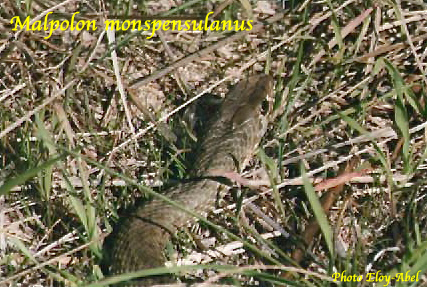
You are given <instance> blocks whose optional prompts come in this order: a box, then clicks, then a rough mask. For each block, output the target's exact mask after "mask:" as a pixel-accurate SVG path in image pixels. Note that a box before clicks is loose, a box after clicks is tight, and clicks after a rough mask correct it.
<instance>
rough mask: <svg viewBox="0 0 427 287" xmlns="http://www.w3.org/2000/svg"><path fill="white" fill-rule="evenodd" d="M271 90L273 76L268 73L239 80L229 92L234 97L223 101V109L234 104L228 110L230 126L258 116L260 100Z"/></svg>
mask: <svg viewBox="0 0 427 287" xmlns="http://www.w3.org/2000/svg"><path fill="white" fill-rule="evenodd" d="M272 92H273V77H271V76H269V75H256V76H252V77H249V78H248V79H246V80H242V81H240V83H239V84H237V85H236V87H235V88H234V89H233V91H232V92H231V93H232V94H235V97H228V99H229V100H228V99H226V100H225V102H224V106H225V109H226V108H227V106H234V111H230V112H231V113H230V114H232V118H231V123H232V126H233V127H237V126H239V125H241V124H243V123H244V122H246V121H248V120H249V119H253V118H257V117H258V116H260V115H261V106H262V102H263V101H264V100H265V99H267V97H268V96H271V94H272ZM227 101H230V103H227ZM231 101H233V103H231ZM229 104H234V105H229Z"/></svg>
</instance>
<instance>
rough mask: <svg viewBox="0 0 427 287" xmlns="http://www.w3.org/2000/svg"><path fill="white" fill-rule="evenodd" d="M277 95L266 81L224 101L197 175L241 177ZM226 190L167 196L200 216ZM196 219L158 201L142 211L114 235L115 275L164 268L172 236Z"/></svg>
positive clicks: (205, 187)
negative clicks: (268, 102) (264, 110)
mask: <svg viewBox="0 0 427 287" xmlns="http://www.w3.org/2000/svg"><path fill="white" fill-rule="evenodd" d="M272 91H273V79H272V77H270V76H267V75H257V76H252V77H250V78H248V79H244V80H242V81H240V82H239V83H238V84H237V85H236V86H235V87H234V88H233V90H232V91H231V92H230V93H229V94H228V95H227V96H226V97H225V99H224V101H223V103H222V105H221V107H220V109H219V113H218V117H217V119H216V120H214V122H213V123H212V125H211V127H210V128H209V130H208V132H207V135H206V136H205V138H204V140H203V142H202V144H201V148H200V151H199V154H198V157H197V160H196V163H195V165H194V172H193V175H194V176H196V177H208V176H209V175H210V173H209V171H210V170H216V171H218V170H223V171H224V172H229V171H234V172H240V171H241V169H242V168H243V167H244V166H245V164H246V163H247V161H248V160H249V159H250V157H251V156H252V154H253V152H254V150H255V148H256V147H257V146H258V143H259V141H260V139H261V137H262V136H263V135H264V133H265V128H266V120H265V118H264V116H263V115H262V114H261V103H262V102H263V100H264V99H266V97H267V95H271V94H272ZM226 189H227V186H225V185H223V184H221V183H219V182H218V181H216V180H213V179H201V180H199V181H192V182H188V183H183V184H180V185H178V186H176V187H174V188H172V189H171V190H170V191H169V192H166V193H165V194H166V195H167V196H168V197H169V198H170V199H172V200H173V201H175V202H177V203H179V204H181V205H182V206H184V207H185V208H186V209H188V210H192V211H195V212H196V213H198V214H203V213H206V212H208V211H209V210H211V209H212V208H213V207H214V204H215V201H216V199H217V195H218V192H220V191H224V190H226ZM192 219H193V217H192V216H191V214H189V213H187V212H185V211H182V210H180V209H178V208H176V207H174V206H171V205H169V204H168V203H166V202H163V201H161V200H159V199H155V200H153V201H151V202H149V203H148V204H145V205H142V206H139V207H137V208H136V210H135V212H134V213H133V214H132V215H131V216H130V217H129V218H126V219H125V220H124V222H123V224H121V225H120V227H119V228H118V230H117V232H115V233H114V234H113V235H112V238H111V241H112V244H111V249H110V250H107V251H106V252H107V253H109V255H110V256H109V262H108V264H109V265H110V268H109V272H110V273H111V274H122V273H127V272H133V271H138V270H143V269H147V268H154V267H163V266H164V263H165V258H164V255H163V250H164V248H165V245H166V243H167V242H168V240H169V239H170V235H171V234H174V233H176V231H177V229H178V228H180V227H182V226H184V225H185V224H187V223H188V222H189V221H191V220H192ZM170 280H171V278H170V277H166V276H162V277H148V278H144V279H140V280H138V281H132V282H128V283H124V284H122V285H120V286H151V285H153V284H159V283H167V282H170Z"/></svg>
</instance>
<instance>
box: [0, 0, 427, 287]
mask: <svg viewBox="0 0 427 287" xmlns="http://www.w3.org/2000/svg"><path fill="white" fill-rule="evenodd" d="M49 9H51V10H52V11H53V12H54V13H53V17H56V18H57V19H69V18H70V16H71V15H72V14H73V13H74V12H76V11H79V12H80V14H79V15H80V16H81V17H84V18H87V19H97V20H98V22H99V23H102V20H103V19H106V17H114V16H122V17H124V18H132V17H136V18H137V17H140V16H142V15H145V16H146V15H151V16H165V17H187V16H189V15H192V16H194V15H196V16H201V17H204V16H205V15H206V13H207V11H214V14H213V15H212V16H211V19H215V20H232V21H234V20H247V19H253V20H254V23H255V24H257V25H258V26H257V27H258V28H257V29H258V30H256V29H254V31H251V32H247V31H245V32H243V33H242V32H235V33H233V32H231V33H230V32H229V31H224V32H222V31H221V32H217V31H213V32H212V31H210V32H209V31H204V32H200V31H187V32H180V31H171V30H169V31H159V32H158V33H157V34H156V36H155V37H152V38H151V39H147V37H148V36H149V34H147V33H149V32H130V31H126V32H121V31H116V32H115V33H106V32H105V31H104V30H103V29H98V30H96V31H80V32H78V31H70V30H67V31H59V30H58V31H55V32H54V33H53V35H52V37H50V38H49V39H44V37H45V36H46V35H47V32H44V31H36V32H29V31H12V28H13V26H12V25H10V19H11V18H12V17H14V16H16V15H19V16H20V17H22V18H23V19H24V18H25V17H26V16H31V17H32V18H34V17H37V16H39V17H43V15H45V14H46V13H47V12H48V11H50V10H49ZM426 22H427V4H426V3H424V2H423V1H421V0H398V1H393V0H389V1H388V0H386V1H361V0H347V1H328V0H325V1H311V0H306V1H299V2H298V1H283V2H280V1H249V0H240V1H237V0H234V1H233V0H224V1H214V0H212V1H202V0H192V1H180V0H160V1H132V0H129V1H119V0H116V1H115V0H100V1H91V0H89V1H77V0H66V1H62V2H60V1H56V0H47V1H46V0H43V1H40V0H33V1H31V0H25V1H12V0H4V1H2V2H1V3H0V286H106V285H107V284H108V282H109V281H108V280H110V279H108V278H107V279H105V278H104V275H103V273H102V271H101V268H100V265H101V262H102V257H103V254H104V251H103V249H102V242H103V240H104V238H105V237H106V236H107V235H108V234H109V233H110V232H111V230H112V227H113V226H114V224H115V222H116V221H117V219H118V218H119V216H120V215H122V214H126V211H127V210H129V208H131V207H132V206H133V205H134V204H135V202H136V201H139V200H140V199H145V198H147V197H150V196H149V195H147V194H145V193H144V192H143V190H144V188H141V187H149V188H152V189H154V190H156V191H159V190H163V189H164V187H165V186H167V185H170V184H174V183H176V182H178V181H180V180H182V179H185V177H186V174H187V170H188V169H189V167H190V166H191V161H192V156H191V150H193V149H194V147H195V146H197V138H198V137H200V135H201V134H203V133H204V132H208V131H206V130H205V129H204V126H203V124H201V123H203V122H204V121H206V120H207V118H209V114H210V113H212V110H209V109H212V106H213V104H214V102H216V98H215V97H214V96H212V95H209V94H210V93H212V94H216V95H224V94H225V93H226V92H227V91H228V88H229V86H230V85H231V84H232V83H234V82H236V80H237V79H238V78H244V77H246V76H248V75H250V74H255V73H262V72H267V73H270V74H272V75H273V76H274V79H275V97H274V99H272V100H271V103H273V105H274V115H275V120H274V121H272V122H271V123H270V125H269V130H268V134H267V135H266V136H265V138H264V139H263V141H262V144H261V147H260V149H259V150H258V152H257V155H256V156H255V157H254V160H253V161H252V162H251V165H250V166H249V167H248V168H247V169H246V170H245V172H244V174H243V176H245V177H247V178H249V179H251V180H254V181H255V182H258V183H259V184H258V187H257V188H254V187H252V188H247V187H238V186H237V185H236V187H235V188H234V189H233V191H232V192H231V193H230V194H229V195H227V196H226V198H224V199H223V200H221V201H219V202H218V206H216V209H215V210H214V211H213V212H212V213H211V214H209V215H208V219H209V220H210V221H211V222H213V223H215V224H218V225H220V226H222V227H223V228H226V230H227V231H229V232H231V233H233V234H234V235H237V236H238V237H239V238H241V240H240V241H235V240H234V239H231V238H230V236H229V234H228V233H224V232H222V231H221V229H217V228H212V227H209V226H206V225H205V224H202V223H199V224H197V223H193V224H191V225H189V226H188V228H186V229H185V230H183V231H182V232H180V234H178V235H177V237H176V240H175V241H174V244H173V246H171V248H169V249H168V250H167V251H166V252H167V253H168V254H169V256H170V257H171V258H173V260H171V261H172V263H171V264H175V263H174V262H176V261H177V259H179V260H181V261H183V262H187V263H188V262H189V261H190V262H192V264H193V265H194V264H195V265H198V264H211V265H210V267H209V268H198V270H197V271H194V270H196V269H197V268H194V267H192V268H190V267H183V268H181V271H185V270H186V269H188V270H187V271H189V272H188V273H186V272H181V273H179V274H178V275H179V279H180V280H181V281H183V282H200V281H204V280H208V279H209V280H212V281H216V282H217V283H221V284H228V285H235V286H279V285H292V286H330V284H331V283H330V281H332V280H333V278H332V275H333V274H334V273H340V274H341V272H344V271H345V272H346V273H345V274H346V275H353V274H356V275H363V276H364V278H366V275H367V274H368V273H372V272H377V271H380V272H381V274H382V275H391V276H394V275H396V274H397V273H402V272H403V273H405V272H408V271H409V273H408V274H410V275H415V274H416V273H417V272H418V271H420V273H419V274H420V275H419V278H418V279H419V281H417V282H410V281H406V282H402V281H396V280H393V281H392V282H391V284H392V285H393V286H415V285H419V286H421V285H426V282H427V280H426V277H425V275H424V273H425V271H426V269H427V253H426V247H427V241H426V231H427V230H426V214H427V213H426V208H425V206H426V201H427V198H426V194H425V186H426V177H425V167H426V164H425V157H426V132H425V127H426V124H427V122H426V117H427V111H426V84H427V79H426V73H425V69H427V65H426V63H427V59H426V58H427V49H426V47H427V45H426V43H427V41H426V38H427V29H426V27H427V25H426ZM239 33H240V34H239ZM202 94H203V95H202ZM197 95H198V96H199V97H201V99H200V100H199V101H197V103H196V104H189V102H190V101H191V99H194V97H195V96H197ZM187 104H189V105H188V106H187ZM201 111H202V112H201ZM138 187H139V188H138ZM242 241H243V242H245V246H247V245H248V244H252V246H253V247H254V248H251V249H248V248H244V246H243V244H242ZM214 251H217V252H214ZM290 271H292V272H290ZM405 274H406V273H405ZM396 278H399V277H395V279H396ZM116 279H117V278H116ZM118 280H123V278H118ZM372 284H374V283H372V282H365V281H361V282H354V281H351V282H341V285H342V286H366V285H369V286H371V285H372ZM376 284H377V285H381V286H383V285H384V282H377V283H376Z"/></svg>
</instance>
